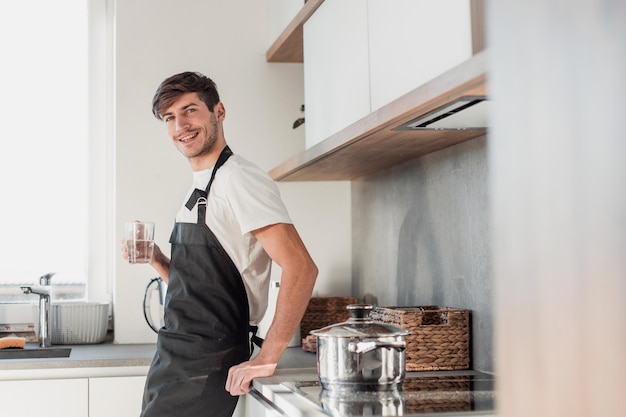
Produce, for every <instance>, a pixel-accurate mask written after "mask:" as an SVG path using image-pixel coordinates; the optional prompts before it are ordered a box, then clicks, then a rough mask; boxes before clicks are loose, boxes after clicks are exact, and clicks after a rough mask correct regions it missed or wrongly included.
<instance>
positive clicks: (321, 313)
mask: <svg viewBox="0 0 626 417" xmlns="http://www.w3.org/2000/svg"><path fill="white" fill-rule="evenodd" d="M356 303H358V299H356V298H354V297H312V298H311V299H310V300H309V305H308V306H307V308H306V311H305V312H304V316H303V317H302V321H301V322H300V334H301V335H302V349H304V350H306V351H309V352H315V351H316V350H317V338H316V337H315V336H312V335H309V333H310V332H311V330H317V329H321V328H322V327H326V326H330V325H331V324H335V323H341V322H343V321H346V320H348V319H349V318H350V313H348V310H346V307H347V306H349V305H350V304H356Z"/></svg>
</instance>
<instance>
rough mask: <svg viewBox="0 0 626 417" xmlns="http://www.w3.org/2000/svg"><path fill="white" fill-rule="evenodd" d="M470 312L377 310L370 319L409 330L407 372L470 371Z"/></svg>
mask: <svg viewBox="0 0 626 417" xmlns="http://www.w3.org/2000/svg"><path fill="white" fill-rule="evenodd" d="M469 313H470V312H469V310H463V309H458V308H449V307H439V306H421V307H375V308H374V310H373V311H372V312H371V314H370V317H371V318H372V319H374V320H377V321H381V322H383V323H390V324H395V325H397V326H400V327H402V328H403V329H405V330H408V331H409V332H410V334H408V335H407V336H406V370H407V371H434V370H455V369H469V367H470V328H469V320H470V317H469Z"/></svg>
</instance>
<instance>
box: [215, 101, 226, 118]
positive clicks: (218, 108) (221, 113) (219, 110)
mask: <svg viewBox="0 0 626 417" xmlns="http://www.w3.org/2000/svg"><path fill="white" fill-rule="evenodd" d="M213 113H215V117H217V120H218V121H219V122H221V121H223V120H224V119H225V118H226V108H225V107H224V103H222V102H221V101H218V102H217V104H216V105H215V106H213Z"/></svg>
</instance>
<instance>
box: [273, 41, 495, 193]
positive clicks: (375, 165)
mask: <svg viewBox="0 0 626 417" xmlns="http://www.w3.org/2000/svg"><path fill="white" fill-rule="evenodd" d="M487 52H488V51H486V50H484V51H482V52H479V53H477V54H476V55H474V56H473V57H472V58H470V59H469V60H467V61H465V62H463V63H462V64H460V65H458V66H456V67H454V68H452V69H451V70H449V71H447V72H445V73H444V74H442V75H440V76H438V77H436V78H434V79H432V80H431V81H429V82H427V83H426V84H424V85H422V86H419V87H417V88H415V89H414V90H412V91H410V92H408V93H407V94H405V95H403V96H402V97H400V98H398V99H396V100H394V101H393V102H391V103H389V104H387V105H385V106H383V107H382V108H380V109H378V110H376V111H375V112H373V113H371V114H369V115H367V116H366V117H364V118H362V119H361V120H359V121H357V122H355V123H353V124H351V125H350V126H348V127H346V128H344V129H342V130H341V131H339V132H337V133H335V134H334V135H332V136H330V137H329V138H327V139H325V140H323V141H322V142H320V143H318V144H316V145H314V146H312V147H311V148H309V149H306V150H305V151H304V152H301V153H300V154H297V155H295V156H293V157H292V158H290V159H288V160H287V161H285V162H283V163H282V164H280V165H278V166H277V167H275V168H273V169H272V170H270V176H271V177H272V178H274V179H275V180H277V181H332V180H353V179H357V178H361V177H363V176H366V175H371V174H373V173H376V172H378V171H380V170H383V169H387V168H390V167H392V166H394V165H396V164H400V163H403V162H406V161H409V160H411V159H414V158H417V157H419V156H422V155H425V154H427V153H431V152H435V151H438V150H440V149H443V148H446V147H449V146H452V145H456V144H458V143H461V142H464V141H466V140H471V139H474V138H477V137H481V136H484V135H485V134H486V133H487V126H488V109H489V103H490V101H489V99H488V96H487V91H486V90H487V81H486V73H487Z"/></svg>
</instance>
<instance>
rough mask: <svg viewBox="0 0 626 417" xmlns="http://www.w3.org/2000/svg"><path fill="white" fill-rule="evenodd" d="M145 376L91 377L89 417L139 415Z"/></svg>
mask: <svg viewBox="0 0 626 417" xmlns="http://www.w3.org/2000/svg"><path fill="white" fill-rule="evenodd" d="M145 382H146V377H145V376H127V377H110V378H90V379H89V417H112V416H115V417H138V416H139V413H140V412H141V400H142V395H143V387H144V384H145Z"/></svg>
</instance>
